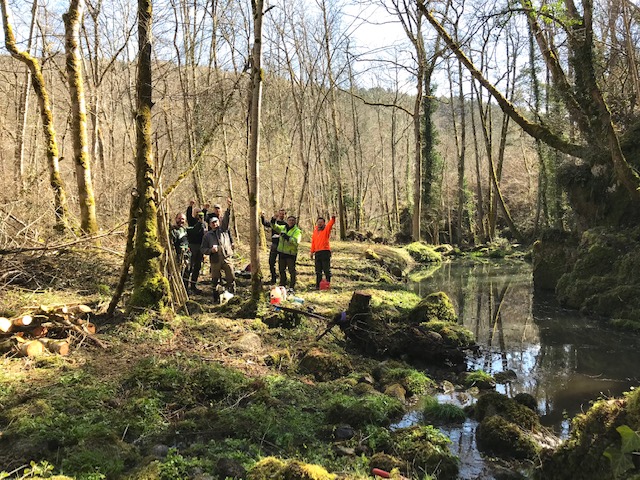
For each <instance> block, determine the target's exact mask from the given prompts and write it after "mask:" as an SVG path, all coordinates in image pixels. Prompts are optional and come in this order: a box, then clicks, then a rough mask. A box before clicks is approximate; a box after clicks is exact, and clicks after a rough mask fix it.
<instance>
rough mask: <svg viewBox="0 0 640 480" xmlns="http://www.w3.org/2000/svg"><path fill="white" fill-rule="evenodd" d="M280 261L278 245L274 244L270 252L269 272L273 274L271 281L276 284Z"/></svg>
mask: <svg viewBox="0 0 640 480" xmlns="http://www.w3.org/2000/svg"><path fill="white" fill-rule="evenodd" d="M277 259H278V244H277V243H272V244H271V250H269V272H270V273H271V281H272V282H273V283H275V282H276V278H278V275H277V274H276V260H277Z"/></svg>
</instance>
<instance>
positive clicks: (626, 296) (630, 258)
mask: <svg viewBox="0 0 640 480" xmlns="http://www.w3.org/2000/svg"><path fill="white" fill-rule="evenodd" d="M556 291H557V294H558V299H559V300H560V301H561V302H562V303H564V304H565V305H568V306H570V307H573V308H578V309H582V310H584V311H586V312H590V313H594V314H597V315H602V316H605V317H609V318H614V319H616V322H615V324H616V325H619V326H626V327H630V328H633V329H637V328H638V327H640V320H639V319H638V318H639V317H638V315H637V313H638V311H640V296H639V295H637V292H638V291H640V228H636V229H633V230H618V231H609V230H607V229H605V228H603V227H601V228H595V229H592V230H588V231H586V232H585V233H584V234H583V235H582V239H581V241H580V245H579V247H578V250H577V257H576V260H575V263H574V264H573V268H572V269H571V270H570V271H569V272H567V273H565V274H564V275H562V277H561V278H560V279H559V281H558V284H557V290H556ZM634 324H635V325H634Z"/></svg>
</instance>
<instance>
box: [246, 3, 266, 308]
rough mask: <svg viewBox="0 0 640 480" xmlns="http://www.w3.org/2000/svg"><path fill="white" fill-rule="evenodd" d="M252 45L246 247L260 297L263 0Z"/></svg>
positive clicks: (255, 6) (257, 10)
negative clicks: (247, 236)
mask: <svg viewBox="0 0 640 480" xmlns="http://www.w3.org/2000/svg"><path fill="white" fill-rule="evenodd" d="M251 9H252V12H253V48H252V51H251V103H250V106H249V134H250V137H249V248H250V250H251V293H252V296H253V298H254V299H255V300H257V299H258V298H259V297H260V291H261V285H262V273H261V271H260V245H259V240H260V238H259V229H260V219H259V212H258V204H259V202H260V183H259V180H260V117H261V110H262V75H263V72H262V18H263V15H264V11H263V9H264V1H263V0H251Z"/></svg>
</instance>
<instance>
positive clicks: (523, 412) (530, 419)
mask: <svg viewBox="0 0 640 480" xmlns="http://www.w3.org/2000/svg"><path fill="white" fill-rule="evenodd" d="M495 415H498V416H500V417H502V418H504V419H505V420H506V421H508V422H510V423H514V424H516V425H517V426H519V427H521V428H523V429H525V430H535V429H537V428H539V427H540V420H539V418H538V416H537V415H536V414H535V412H533V411H532V410H531V409H530V408H528V407H525V406H524V405H522V404H520V403H518V402H516V401H515V400H514V399H512V398H509V397H507V396H506V395H503V394H501V393H498V392H489V393H485V394H484V395H482V396H481V397H480V398H479V399H478V402H477V403H476V405H475V417H476V419H477V420H478V421H482V420H484V419H485V418H488V417H492V416H495Z"/></svg>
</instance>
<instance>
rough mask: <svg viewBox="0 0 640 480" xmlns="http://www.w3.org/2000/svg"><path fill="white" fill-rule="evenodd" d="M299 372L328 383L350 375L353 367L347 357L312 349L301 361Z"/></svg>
mask: <svg viewBox="0 0 640 480" xmlns="http://www.w3.org/2000/svg"><path fill="white" fill-rule="evenodd" d="M298 370H299V371H300V372H301V373H308V374H311V375H313V376H314V377H315V378H316V380H319V381H323V382H326V381H329V380H335V379H337V378H340V377H343V376H345V375H348V374H349V373H350V372H351V371H352V370H353V365H352V364H351V362H350V361H349V359H348V357H346V356H345V355H340V354H338V353H333V352H326V351H324V350H322V349H320V348H312V349H311V350H309V351H308V352H307V353H306V354H305V355H304V357H302V359H301V360H300V364H299V366H298Z"/></svg>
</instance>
